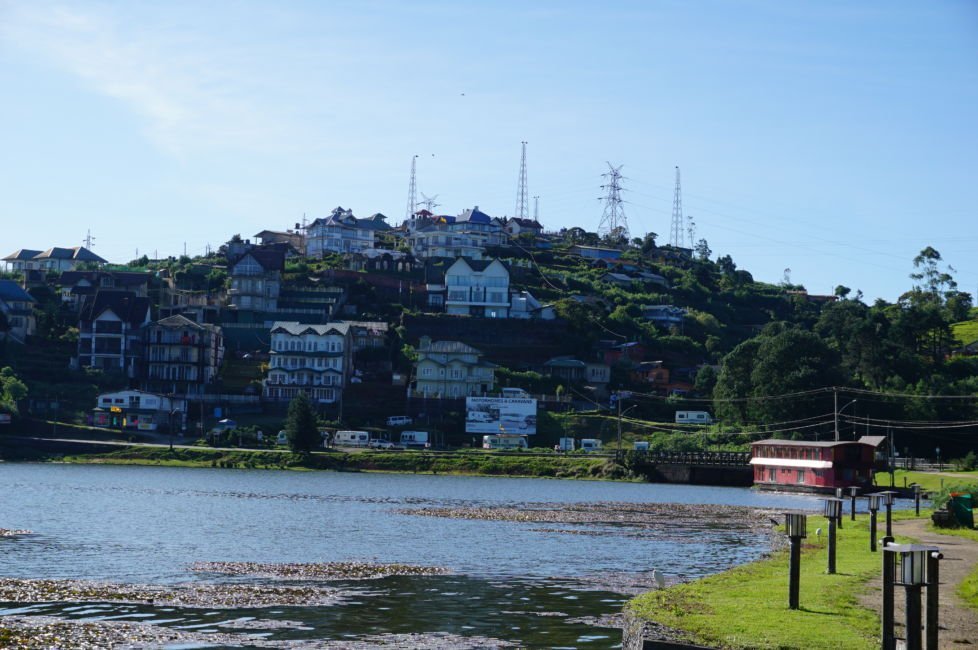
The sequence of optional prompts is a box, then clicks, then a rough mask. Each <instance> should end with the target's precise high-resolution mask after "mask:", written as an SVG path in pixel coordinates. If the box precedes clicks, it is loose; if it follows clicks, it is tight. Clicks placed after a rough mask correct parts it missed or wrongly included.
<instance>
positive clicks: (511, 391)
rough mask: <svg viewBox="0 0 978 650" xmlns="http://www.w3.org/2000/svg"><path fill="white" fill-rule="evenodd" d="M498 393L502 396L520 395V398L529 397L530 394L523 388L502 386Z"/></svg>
mask: <svg viewBox="0 0 978 650" xmlns="http://www.w3.org/2000/svg"><path fill="white" fill-rule="evenodd" d="M500 393H501V394H502V396H503V397H520V398H527V397H529V396H530V394H529V393H527V392H526V391H525V390H523V389H522V388H503V389H502V390H501V391H500Z"/></svg>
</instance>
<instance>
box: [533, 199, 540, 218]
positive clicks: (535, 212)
mask: <svg viewBox="0 0 978 650" xmlns="http://www.w3.org/2000/svg"><path fill="white" fill-rule="evenodd" d="M533 220H534V221H536V222H537V223H540V197H539V196H534V197H533Z"/></svg>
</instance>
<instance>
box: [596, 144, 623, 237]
mask: <svg viewBox="0 0 978 650" xmlns="http://www.w3.org/2000/svg"><path fill="white" fill-rule="evenodd" d="M622 167H624V165H618V166H617V167H614V166H613V165H612V164H611V163H610V162H609V163H608V171H607V172H605V173H604V174H602V175H601V176H602V178H607V179H608V181H607V182H606V183H605V184H604V185H602V186H601V189H603V190H604V191H605V195H604V197H603V199H599V200H603V201H604V212H603V213H602V214H601V221H600V223H599V224H598V235H600V236H602V237H604V236H607V235H611V236H615V237H617V238H619V239H624V240H625V241H628V220H627V219H626V218H625V208H624V207H622V204H623V203H624V201H622V198H621V192H622V188H621V181H622V179H623V178H624V177H623V176H622V175H621V168H622Z"/></svg>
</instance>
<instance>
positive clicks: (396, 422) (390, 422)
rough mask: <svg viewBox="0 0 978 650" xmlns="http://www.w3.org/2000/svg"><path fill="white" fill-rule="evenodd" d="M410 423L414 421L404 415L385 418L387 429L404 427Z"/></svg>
mask: <svg viewBox="0 0 978 650" xmlns="http://www.w3.org/2000/svg"><path fill="white" fill-rule="evenodd" d="M412 422H414V420H412V419H411V418H409V417H408V416H406V415H392V416H390V417H389V418H387V426H389V427H406V426H407V425H409V424H411V423H412Z"/></svg>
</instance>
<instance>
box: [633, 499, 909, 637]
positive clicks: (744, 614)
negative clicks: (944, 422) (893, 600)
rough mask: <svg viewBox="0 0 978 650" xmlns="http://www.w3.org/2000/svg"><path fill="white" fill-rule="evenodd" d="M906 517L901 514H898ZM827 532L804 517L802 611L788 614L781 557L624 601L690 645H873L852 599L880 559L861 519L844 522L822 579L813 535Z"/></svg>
mask: <svg viewBox="0 0 978 650" xmlns="http://www.w3.org/2000/svg"><path fill="white" fill-rule="evenodd" d="M902 516H907V515H902ZM819 527H821V528H822V530H823V531H827V530H828V525H827V522H826V520H825V519H824V518H822V517H809V518H808V531H809V537H808V539H807V540H805V542H806V543H805V544H804V546H803V552H802V564H801V609H799V610H795V611H792V610H790V609H788V556H787V551H779V552H776V553H775V554H773V555H772V556H771V557H770V558H767V559H764V560H761V561H759V562H754V563H752V564H748V565H744V566H741V567H737V568H735V569H732V570H730V571H727V572H725V573H721V574H718V575H715V576H711V577H708V578H704V579H702V580H698V581H696V582H692V583H689V584H683V585H676V586H674V587H671V588H669V589H665V590H660V591H652V592H649V593H646V594H643V595H641V596H638V597H637V598H635V599H633V600H632V601H630V602H629V603H628V605H627V609H628V610H629V611H631V612H632V613H634V614H636V615H638V616H639V617H641V618H645V619H648V620H653V621H656V622H658V623H661V624H662V625H666V626H668V627H671V628H674V629H678V630H682V631H685V632H687V633H689V634H690V635H691V637H692V638H693V640H694V641H696V642H699V643H702V644H704V645H709V646H711V647H714V646H715V647H722V648H737V649H741V648H744V649H746V648H772V649H773V648H778V649H789V648H798V649H808V648H833V649H835V648H847V649H852V650H863V649H866V650H869V649H870V648H878V647H879V637H878V634H879V621H878V619H877V616H876V614H875V613H874V612H872V611H870V610H868V609H866V608H864V607H861V606H860V605H859V604H858V601H857V598H858V596H859V595H860V594H861V593H862V592H863V590H864V589H865V588H866V587H865V585H866V582H867V581H868V580H870V579H871V578H872V577H874V576H876V575H878V574H879V571H880V555H879V553H870V551H869V541H868V539H869V523H868V518H867V517H865V516H863V517H860V518H859V519H858V520H857V521H856V522H851V521H849V520H848V519H847V520H846V521H845V528H844V529H843V530H841V531H839V535H838V573H836V574H835V575H828V574H827V573H825V569H826V564H827V558H828V548H827V546H828V545H827V541H826V534H827V533H823V535H822V539H821V542H819V541H818V540H816V538H815V535H814V531H815V529H816V528H819Z"/></svg>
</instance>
